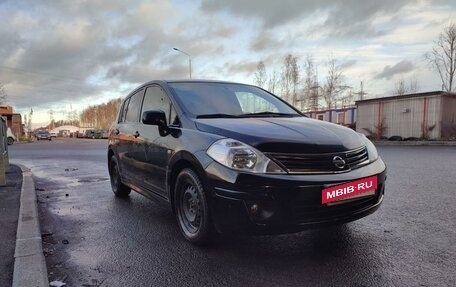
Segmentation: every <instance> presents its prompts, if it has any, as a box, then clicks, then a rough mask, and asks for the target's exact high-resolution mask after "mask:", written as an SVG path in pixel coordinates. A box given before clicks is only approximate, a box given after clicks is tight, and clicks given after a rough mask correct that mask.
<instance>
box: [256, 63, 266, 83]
mask: <svg viewBox="0 0 456 287" xmlns="http://www.w3.org/2000/svg"><path fill="white" fill-rule="evenodd" d="M266 81H267V74H266V67H265V65H264V62H263V61H260V62H259V63H258V65H257V70H256V72H255V81H254V82H255V85H257V86H258V87H261V88H263V89H264V88H265V86H266Z"/></svg>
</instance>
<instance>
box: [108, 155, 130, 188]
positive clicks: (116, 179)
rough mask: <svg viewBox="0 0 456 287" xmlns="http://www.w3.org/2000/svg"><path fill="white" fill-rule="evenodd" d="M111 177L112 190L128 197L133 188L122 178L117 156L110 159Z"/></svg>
mask: <svg viewBox="0 0 456 287" xmlns="http://www.w3.org/2000/svg"><path fill="white" fill-rule="evenodd" d="M109 177H110V178H111V188H112V191H113V192H114V194H115V195H116V196H118V197H127V196H128V195H129V194H130V192H131V189H130V188H129V187H128V186H126V185H125V184H123V183H122V180H121V178H120V170H119V163H118V162H117V158H116V157H115V156H112V157H111V159H110V160H109Z"/></svg>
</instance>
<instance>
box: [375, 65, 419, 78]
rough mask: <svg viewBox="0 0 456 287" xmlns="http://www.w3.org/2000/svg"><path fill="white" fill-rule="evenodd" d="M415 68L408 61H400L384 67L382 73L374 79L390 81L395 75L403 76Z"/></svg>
mask: <svg viewBox="0 0 456 287" xmlns="http://www.w3.org/2000/svg"><path fill="white" fill-rule="evenodd" d="M414 68H415V66H414V65H413V64H412V63H411V62H409V61H400V62H399V63H396V64H395V65H394V66H392V67H391V66H389V65H388V66H385V67H384V68H383V71H382V72H381V73H379V74H377V75H376V76H375V77H374V79H378V80H381V79H387V80H390V79H391V78H392V77H393V76H394V75H396V74H405V73H408V72H410V71H412V70H413V69H414Z"/></svg>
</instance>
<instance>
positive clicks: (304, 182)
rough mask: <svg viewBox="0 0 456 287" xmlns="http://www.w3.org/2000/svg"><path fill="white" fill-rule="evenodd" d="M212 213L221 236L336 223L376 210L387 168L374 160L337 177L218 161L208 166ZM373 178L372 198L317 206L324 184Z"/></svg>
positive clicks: (336, 175)
mask: <svg viewBox="0 0 456 287" xmlns="http://www.w3.org/2000/svg"><path fill="white" fill-rule="evenodd" d="M206 172H207V174H208V179H209V182H208V183H209V186H210V187H211V189H212V191H213V192H212V197H211V213H212V217H213V220H214V225H215V227H216V229H217V231H219V232H221V233H246V234H276V233H289V232H296V231H301V230H304V229H309V228H313V227H320V226H325V225H333V224H340V223H345V222H349V221H353V220H356V219H359V218H362V217H364V216H367V215H369V214H371V213H373V212H374V211H376V210H377V209H378V208H379V207H380V205H381V203H382V201H383V196H384V191H385V180H386V166H385V164H384V163H383V161H382V160H381V159H380V158H379V159H378V160H376V161H375V162H373V163H371V164H369V165H366V166H364V167H361V168H359V169H356V170H352V171H350V172H346V173H340V174H321V175H290V174H284V175H267V174H246V173H239V172H237V171H234V170H231V169H228V168H226V167H224V166H222V165H220V164H218V163H215V162H214V163H212V164H211V165H209V166H208V167H207V168H206ZM373 175H376V176H377V188H376V191H375V195H373V196H370V197H365V198H360V199H358V200H353V201H350V202H347V203H343V204H337V205H331V206H328V205H326V204H325V205H323V204H321V192H322V189H323V188H324V185H325V184H339V183H344V182H348V181H354V180H357V179H360V178H365V177H369V176H373Z"/></svg>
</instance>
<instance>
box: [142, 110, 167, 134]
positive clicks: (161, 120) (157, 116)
mask: <svg viewBox="0 0 456 287" xmlns="http://www.w3.org/2000/svg"><path fill="white" fill-rule="evenodd" d="M141 120H142V123H143V124H145V125H153V126H158V131H159V132H160V136H162V137H164V136H167V135H168V134H169V129H168V125H167V124H166V114H165V112H164V111H162V110H151V111H145V112H144V113H143V114H142V119H141Z"/></svg>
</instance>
